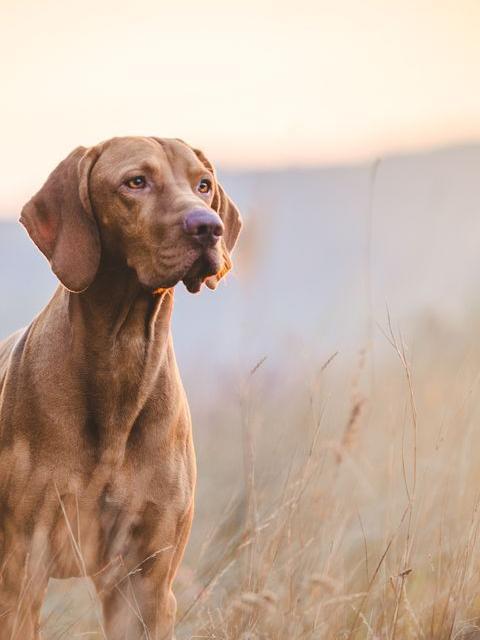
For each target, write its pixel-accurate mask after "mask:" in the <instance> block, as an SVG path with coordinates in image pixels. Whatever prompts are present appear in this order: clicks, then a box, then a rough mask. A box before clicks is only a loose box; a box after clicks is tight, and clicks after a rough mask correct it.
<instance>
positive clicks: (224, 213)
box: [191, 147, 242, 289]
mask: <svg viewBox="0 0 480 640" xmlns="http://www.w3.org/2000/svg"><path fill="white" fill-rule="evenodd" d="M191 148H192V147H191ZM192 150H193V151H194V152H195V154H196V156H197V157H198V158H199V160H201V162H203V164H204V165H205V166H206V167H207V168H208V169H209V170H210V171H211V172H212V173H213V175H214V177H215V193H214V196H213V200H212V209H214V210H215V211H216V212H217V213H218V215H219V216H220V218H221V219H222V222H223V225H224V227H225V231H224V234H223V239H222V241H223V262H224V266H223V269H222V270H221V271H220V272H219V273H217V274H216V275H214V276H211V277H210V278H207V279H206V280H205V284H206V285H207V286H208V287H210V289H216V287H217V284H218V283H219V282H220V280H221V279H222V278H223V276H224V275H226V274H227V273H228V272H229V271H230V269H231V268H232V260H231V258H230V254H231V252H232V251H233V248H234V246H235V244H236V242H237V238H238V236H239V234H240V231H241V228H242V218H241V216H240V211H239V210H238V209H237V207H236V205H235V204H234V203H233V202H232V200H231V199H230V198H229V197H228V196H227V194H226V193H225V191H224V190H223V187H222V186H221V184H220V183H219V182H218V181H217V176H216V172H215V168H214V166H213V164H212V163H211V162H210V160H209V159H208V158H207V157H206V156H205V154H204V153H203V152H202V151H200V149H193V148H192Z"/></svg>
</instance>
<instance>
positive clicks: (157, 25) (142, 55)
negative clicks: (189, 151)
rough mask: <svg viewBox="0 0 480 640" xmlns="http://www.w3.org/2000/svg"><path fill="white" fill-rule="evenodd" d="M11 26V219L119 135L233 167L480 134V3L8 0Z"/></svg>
mask: <svg viewBox="0 0 480 640" xmlns="http://www.w3.org/2000/svg"><path fill="white" fill-rule="evenodd" d="M0 25H1V27H0V29H1V38H0V71H1V83H2V94H1V102H0V114H1V118H0V140H1V143H2V147H3V149H2V154H1V157H0V175H1V176H2V181H1V190H0V215H2V214H3V215H7V214H11V215H18V212H19V210H20V208H21V205H22V204H23V203H24V202H25V200H26V199H28V197H29V196H30V195H32V193H33V192H34V191H36V190H37V189H38V188H39V187H40V185H41V184H42V182H43V180H44V179H45V178H46V176H47V175H48V173H49V172H50V171H51V170H52V169H53V168H54V166H55V165H56V164H57V163H58V162H59V161H60V160H61V159H62V158H63V157H64V156H65V155H67V153H68V152H69V151H70V150H71V149H72V148H74V147H75V146H78V145H79V144H83V145H85V146H89V145H91V144H95V143H96V142H98V141H100V140H102V139H105V138H109V137H111V136H114V135H131V134H139V135H158V136H173V137H181V138H183V139H185V140H187V141H188V142H190V143H192V144H194V145H197V146H200V147H202V148H203V149H204V150H205V151H206V152H207V154H208V155H209V156H210V157H211V159H213V160H214V162H215V163H216V164H218V165H220V166H222V167H224V168H233V167H252V168H253V167H270V166H293V165H312V164H332V163H342V162H356V161H360V160H365V159H368V158H373V157H376V156H379V155H384V154H387V153H392V152H404V151H406V152H408V151H415V150H418V149H424V148H432V147H435V146H442V145H447V144H455V143H463V142H477V141H480V0H430V1H428V2H427V1H424V0H415V1H411V0H332V1H326V0H318V1H316V2H310V1H307V0H294V1H293V0H292V1H291V2H283V1H282V0H277V1H276V2H274V1H271V2H267V1H265V0H256V1H252V0H242V1H241V2H239V1H237V0H233V1H228V0H224V1H223V2H220V1H217V0H203V1H202V2H198V1H194V0H179V1H174V0H170V1H169V2H165V1H163V0H159V1H158V0H157V1H156V2H154V1H152V0H142V1H141V2H140V1H137V2H134V1H133V0H128V2H125V1H122V0H116V1H115V2H113V1H111V0H103V1H102V0H82V2H73V1H66V0H63V1H59V0H9V1H8V2H7V1H6V0H0ZM479 170H480V168H479Z"/></svg>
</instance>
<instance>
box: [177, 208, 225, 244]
mask: <svg viewBox="0 0 480 640" xmlns="http://www.w3.org/2000/svg"><path fill="white" fill-rule="evenodd" d="M183 226H184V229H185V231H186V232H187V233H188V235H189V236H192V237H193V238H195V240H198V242H200V244H203V245H212V244H215V243H216V242H217V241H218V240H219V238H220V237H221V236H222V235H223V222H222V221H221V220H220V217H219V216H218V215H217V214H216V213H214V212H213V211H208V210H207V209H196V210H195V211H192V212H191V213H189V214H188V215H187V216H186V217H185V220H184V223H183Z"/></svg>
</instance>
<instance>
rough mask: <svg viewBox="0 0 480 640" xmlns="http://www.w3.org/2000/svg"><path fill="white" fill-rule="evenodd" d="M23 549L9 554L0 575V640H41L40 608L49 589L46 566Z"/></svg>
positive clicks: (13, 550) (6, 555)
mask: <svg viewBox="0 0 480 640" xmlns="http://www.w3.org/2000/svg"><path fill="white" fill-rule="evenodd" d="M32 565H33V562H32V560H31V557H30V556H29V554H27V553H26V552H23V551H22V549H21V548H18V547H17V548H14V549H12V550H11V551H10V553H7V554H5V557H4V560H3V567H2V572H1V576H0V640H40V609H41V606H42V603H43V598H44V595H45V591H46V588H47V582H48V580H47V576H46V574H45V571H44V570H43V567H35V566H32Z"/></svg>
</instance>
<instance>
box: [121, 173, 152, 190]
mask: <svg viewBox="0 0 480 640" xmlns="http://www.w3.org/2000/svg"><path fill="white" fill-rule="evenodd" d="M125 184H126V185H127V187H128V188H129V189H144V188H145V186H146V184H147V181H146V180H145V177H144V176H134V177H133V178H129V179H128V180H125Z"/></svg>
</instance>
